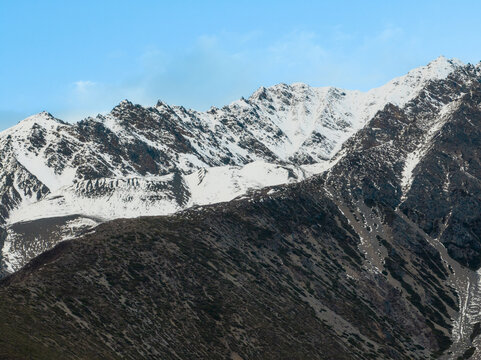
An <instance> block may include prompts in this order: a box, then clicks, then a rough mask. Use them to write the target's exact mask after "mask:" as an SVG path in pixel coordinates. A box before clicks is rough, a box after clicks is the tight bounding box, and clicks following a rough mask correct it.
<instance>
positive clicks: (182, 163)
mask: <svg viewBox="0 0 481 360" xmlns="http://www.w3.org/2000/svg"><path fill="white" fill-rule="evenodd" d="M461 66H462V65H461V63H460V62H458V61H456V60H448V59H446V58H444V57H440V58H438V59H436V60H435V61H433V62H431V63H430V64H428V65H427V66H423V67H420V68H417V69H414V70H412V71H410V72H409V73H408V74H406V75H404V76H401V77H399V78H396V79H394V80H392V81H390V82H389V83H387V84H386V85H384V86H381V87H379V88H376V89H372V90H370V91H367V92H361V91H357V90H342V89H338V88H335V87H322V88H315V87H310V86H308V85H306V84H301V83H295V84H292V85H286V84H279V85H275V86H272V87H269V88H264V87H261V88H260V89H258V90H257V91H256V92H254V93H253V94H252V95H251V96H250V97H249V98H248V99H241V100H238V101H235V102H233V103H231V104H230V105H227V106H224V107H223V108H220V109H218V108H211V109H210V110H209V111H206V112H199V111H195V110H188V109H185V108H184V107H181V106H169V105H167V104H165V103H162V102H160V101H159V102H158V103H157V105H156V106H154V107H148V108H147V107H142V106H140V105H134V104H132V103H131V102H129V101H126V100H124V101H122V102H121V103H120V104H119V105H118V106H116V107H115V108H114V109H113V110H112V111H111V112H110V113H109V114H107V115H98V116H97V117H95V118H87V119H85V120H83V121H81V122H79V123H76V124H67V123H64V122H63V121H61V120H59V119H56V118H54V117H53V116H52V115H51V114H49V113H46V112H42V113H40V114H37V115H34V116H31V117H29V118H27V119H25V120H23V121H22V122H20V123H19V124H17V125H16V126H14V127H12V128H10V129H7V130H5V131H3V132H1V133H0V163H1V164H2V165H3V168H2V169H1V170H0V193H1V194H0V195H1V196H3V199H5V200H4V203H3V204H2V206H3V208H2V209H1V210H2V212H0V225H7V226H8V227H9V228H10V229H11V228H12V227H13V226H14V225H15V224H19V223H22V222H25V221H36V220H39V219H46V218H49V219H53V218H60V217H66V216H70V217H72V216H79V215H80V216H84V217H87V218H94V219H95V221H104V220H110V219H115V218H120V217H137V216H142V215H166V214H171V213H174V212H176V211H179V210H183V209H186V208H188V207H190V206H194V205H207V204H212V203H216V202H223V201H230V200H232V199H234V198H235V197H238V196H242V195H245V194H247V193H248V192H249V191H250V190H252V189H259V188H262V187H265V186H274V185H280V184H286V183H290V182H294V181H301V180H303V179H305V178H307V177H309V176H311V175H313V174H318V173H321V172H323V171H324V170H326V169H328V168H330V167H331V166H334V165H335V164H336V163H337V161H338V160H339V159H340V158H341V156H339V155H341V154H338V153H339V150H340V149H341V146H342V144H343V143H344V142H345V141H346V140H347V139H348V138H349V137H350V136H352V135H353V134H354V133H356V132H357V131H358V130H359V129H361V128H363V127H364V125H365V124H366V123H367V122H368V121H369V120H370V119H371V118H372V117H373V116H374V115H375V114H376V112H378V111H379V110H382V109H383V108H384V107H385V105H386V104H387V103H393V104H395V105H397V106H400V107H402V106H404V105H405V104H406V103H407V102H409V101H410V100H412V99H413V98H415V97H416V96H417V95H418V94H419V93H420V91H422V89H424V88H425V87H426V85H427V84H428V83H429V82H430V81H433V80H441V79H445V78H446V77H447V76H449V74H451V73H452V72H455V71H456V70H458V69H460V67H461ZM336 154H338V156H337V158H336V157H335V155H336ZM331 159H334V160H333V161H331Z"/></svg>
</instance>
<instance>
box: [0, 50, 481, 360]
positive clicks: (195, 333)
mask: <svg viewBox="0 0 481 360" xmlns="http://www.w3.org/2000/svg"><path fill="white" fill-rule="evenodd" d="M480 130H481V67H480V65H471V64H467V65H465V64H462V63H461V62H460V61H457V60H454V59H451V60H449V59H446V58H444V57H440V58H438V59H436V60H434V61H433V62H431V63H429V64H428V65H426V66H423V67H420V68H417V69H414V70H412V71H410V72H409V73H408V74H406V75H404V76H402V77H399V78H396V79H394V80H392V81H390V82H389V83H387V84H386V85H383V86H381V87H379V88H376V89H372V90H370V91H367V92H360V91H349V90H342V89H338V88H334V87H326V88H314V87H310V86H308V85H305V84H299V83H296V84H292V85H286V84H279V85H276V86H273V87H269V88H260V89H258V90H257V91H256V92H254V94H252V95H251V96H250V97H249V98H248V99H244V98H242V99H241V100H239V101H235V102H233V103H231V104H230V105H228V106H225V107H223V108H221V109H218V108H211V109H210V110H208V111H207V112H198V111H194V110H188V109H185V108H183V107H181V106H169V105H167V104H164V103H162V102H160V101H159V102H158V103H157V104H156V105H155V106H154V107H149V108H146V107H142V106H140V105H134V104H132V103H130V102H128V101H122V102H121V103H120V104H119V105H118V106H116V107H115V108H114V109H113V110H112V111H111V112H110V113H109V114H107V115H98V116H97V117H95V118H87V119H85V120H82V121H80V122H78V123H75V124H70V123H65V122H63V121H61V120H59V119H56V118H55V117H53V116H52V115H50V114H49V113H46V112H44V113H40V114H37V115H34V116H32V117H30V118H27V119H25V120H23V121H22V122H20V123H19V124H18V125H16V126H14V127H12V128H10V129H7V130H5V131H3V132H1V133H0V194H1V196H2V202H1V207H0V225H1V230H0V240H1V242H2V257H1V264H2V268H3V275H4V279H3V280H2V281H1V283H0V297H1V298H2V299H3V300H2V302H1V304H0V316H1V317H2V319H3V324H2V325H0V334H4V335H3V336H0V344H1V346H0V357H2V356H3V357H5V358H25V357H26V356H27V355H28V356H31V357H32V358H128V359H136V358H159V357H160V358H165V359H179V358H181V359H187V358H209V359H217V358H218V359H225V358H231V359H235V360H238V359H253V358H262V359H266V358H269V359H279V358H283V359H306V358H312V359H314V358H318V359H427V358H445V359H458V358H460V359H468V358H473V359H474V358H477V356H481V355H480V354H481V340H480V338H479V337H478V335H479V334H480V333H481V277H480V276H481V273H480V272H479V268H480V267H481V232H480V230H479V229H480V226H479V225H480V224H481V211H480V210H481V195H480V194H481V163H480V160H479V159H480V156H479V151H480V150H479V149H481V147H480V144H481V131H480ZM167 215H168V216H167ZM115 219H117V220H115ZM19 345H20V346H19Z"/></svg>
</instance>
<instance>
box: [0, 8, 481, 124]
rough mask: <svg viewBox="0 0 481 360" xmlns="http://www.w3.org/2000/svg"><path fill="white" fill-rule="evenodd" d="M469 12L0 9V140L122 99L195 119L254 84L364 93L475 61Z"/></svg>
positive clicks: (475, 27)
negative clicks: (36, 122) (180, 110)
mask: <svg viewBox="0 0 481 360" xmlns="http://www.w3.org/2000/svg"><path fill="white" fill-rule="evenodd" d="M480 13H481V3H480V2H476V1H442V0H438V1H420V0H417V1H406V0H405V1H396V2H395V1H389V0H384V1H340V0H338V1H329V2H328V1H299V0H298V1H282V0H278V1H260V0H258V1H227V0H225V1H208V0H203V1H181V0H178V1H148V0H137V1H123V0H115V1H110V0H103V1H102V0H96V1H90V0H83V1H53V0H43V1H23V0H0V129H4V128H6V127H8V126H11V125H13V124H15V123H16V122H18V121H19V120H21V119H22V118H24V117H26V116H28V115H30V114H33V113H37V112H40V111H42V110H47V111H49V112H51V113H52V114H54V115H55V116H56V117H59V118H61V119H64V120H68V121H75V120H79V119H81V118H83V117H85V116H87V115H94V114H96V113H99V112H107V111H110V109H111V108H112V107H113V106H115V105H116V104H117V103H119V102H120V101H121V100H122V99H124V98H127V99H129V100H131V101H133V102H135V103H140V104H143V105H153V104H154V103H155V102H156V101H157V99H161V100H163V101H165V102H167V103H170V104H177V105H184V106H186V107H190V108H195V109H199V110H205V109H208V108H209V107H210V106H211V105H215V106H222V105H224V104H227V103H229V102H231V101H233V100H235V99H238V98H240V97H241V96H244V97H247V96H249V95H250V94H251V93H252V92H253V91H254V90H255V89H256V88H258V87H259V86H261V85H264V86H269V85H273V84H276V83H280V82H286V83H292V82H298V81H302V82H306V83H308V84H310V85H313V86H326V85H335V86H339V87H344V88H349V89H361V90H366V89H369V88H372V87H375V86H379V85H381V84H383V83H385V82H386V81H388V80H389V79H391V78H393V77H395V76H399V75H401V74H403V73H405V72H407V71H408V70H410V69H411V68H414V67H416V66H420V65H424V64H426V63H428V62H429V61H431V60H433V59H434V58H436V57H437V56H439V55H441V54H443V55H445V56H447V57H457V58H459V59H461V60H462V61H464V62H471V63H477V62H478V61H479V60H481V46H480V39H479V35H480V34H481V21H480V20H479V14H480Z"/></svg>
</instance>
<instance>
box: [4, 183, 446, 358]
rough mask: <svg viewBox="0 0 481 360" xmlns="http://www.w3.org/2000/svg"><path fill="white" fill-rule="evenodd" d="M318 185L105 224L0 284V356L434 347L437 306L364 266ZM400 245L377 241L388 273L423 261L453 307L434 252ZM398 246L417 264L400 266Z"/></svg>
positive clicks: (422, 245)
mask: <svg viewBox="0 0 481 360" xmlns="http://www.w3.org/2000/svg"><path fill="white" fill-rule="evenodd" d="M321 187H322V186H321V184H320V183H319V182H318V181H314V180H313V181H311V182H305V183H302V184H300V185H296V186H293V187H291V188H287V189H285V190H282V191H279V192H278V193H277V194H274V195H266V193H265V191H264V192H263V193H259V194H257V195H255V196H254V198H253V199H250V200H240V201H235V202H232V203H225V204H219V205H215V206H212V207H209V208H205V209H199V210H195V209H194V210H191V211H187V212H184V213H181V214H179V215H177V216H172V217H166V218H162V217H161V218H141V219H137V220H117V221H114V222H111V223H108V224H105V225H101V226H99V227H98V228H97V229H96V231H95V233H93V234H90V235H87V236H85V237H84V238H82V239H79V240H74V241H69V242H65V243H62V244H60V245H59V246H57V247H55V248H54V249H53V250H51V251H49V252H47V253H44V254H43V255H41V256H40V257H38V258H36V259H35V260H34V261H33V262H31V263H30V264H29V265H28V266H27V267H26V268H24V269H23V270H21V271H20V272H18V273H17V274H14V275H12V276H10V277H8V278H7V279H5V280H4V281H3V283H2V286H1V290H0V297H1V299H2V303H1V307H0V316H1V318H2V319H3V321H2V325H1V327H2V331H1V332H2V334H3V336H1V340H0V341H2V343H1V346H0V349H1V350H0V352H3V355H4V357H7V358H8V357H9V356H11V355H12V354H13V355H19V354H21V353H19V348H18V344H25V345H26V344H28V346H22V349H30V350H28V351H30V352H31V354H32V356H33V357H34V358H41V357H42V356H43V355H42V354H49V355H48V358H75V357H76V356H79V357H81V358H92V357H93V358H115V357H124V358H139V357H157V356H160V357H162V358H165V359H168V358H172V359H174V358H183V359H185V358H206V359H207V358H209V359H213V358H219V359H224V358H229V357H231V358H239V357H240V358H243V359H255V358H263V359H265V358H271V359H279V358H282V359H306V358H310V359H315V358H317V359H333V358H336V359H356V358H358V359H369V358H380V357H381V358H393V359H413V358H425V356H427V355H428V354H429V353H435V352H437V351H438V350H439V349H442V348H443V347H445V346H446V342H449V340H448V338H447V337H446V336H445V335H443V333H442V332H441V331H437V330H436V331H432V328H437V327H438V325H432V323H431V321H436V322H437V323H442V324H444V322H445V321H449V320H448V319H445V318H444V317H443V316H444V315H443V313H444V312H445V309H444V306H443V302H442V301H443V300H440V299H439V295H433V294H431V293H430V295H429V296H432V298H431V297H430V298H429V299H425V298H424V296H422V297H419V296H417V294H418V292H419V293H420V294H422V293H423V292H424V290H421V289H420V288H421V287H422V286H423V284H422V283H419V282H418V281H419V277H413V279H412V281H411V282H410V284H411V292H409V293H407V292H405V291H403V290H402V289H401V287H400V286H398V285H399V283H396V282H395V281H393V280H392V279H391V277H389V276H386V275H383V274H381V273H379V272H375V271H372V269H370V268H369V267H366V266H365V262H366V259H365V258H364V257H363V255H362V254H361V253H359V251H358V249H357V246H358V243H359V242H360V239H359V237H358V235H357V234H356V230H355V229H354V228H353V227H351V226H350V225H349V224H348V221H347V219H346V217H344V216H343V214H342V213H341V212H340V211H339V208H338V206H337V205H336V204H335V203H334V202H333V201H331V200H330V199H329V197H328V196H326V194H325V193H324V192H323V191H322V190H321ZM395 225H396V226H403V227H404V230H405V231H407V232H409V231H412V230H410V229H409V226H408V225H407V224H406V223H402V221H401V220H399V219H398V220H396V224H395ZM414 239H416V244H414V245H413V244H398V243H392V244H389V242H390V241H391V238H387V239H380V240H379V241H381V242H383V243H384V244H385V246H387V247H388V248H389V251H390V253H391V254H392V257H393V259H395V260H396V261H397V263H396V264H393V265H392V266H393V267H394V269H393V270H392V272H394V271H399V272H403V271H409V272H414V271H415V269H416V266H415V265H411V264H416V263H417V264H418V265H419V267H422V266H421V265H420V264H419V262H420V261H421V260H422V259H425V260H426V261H429V262H430V263H431V265H433V269H434V270H431V269H429V268H423V271H424V274H425V276H429V279H431V280H428V281H432V284H433V287H435V288H437V289H439V290H442V291H443V294H442V296H443V297H444V301H446V302H449V303H450V304H451V305H452V306H453V307H455V300H454V299H455V297H454V295H453V294H452V293H451V294H450V292H449V289H447V288H444V287H443V285H442V284H440V283H439V282H438V279H439V278H442V277H444V276H445V274H444V272H443V270H439V269H442V265H441V264H440V258H439V255H438V254H437V253H436V252H435V251H434V250H433V249H432V248H431V247H430V246H429V245H428V244H427V242H426V241H423V239H422V237H417V238H416V236H415V234H413V242H414ZM412 246H415V247H416V248H417V249H418V253H419V254H420V255H419V254H418V253H414V254H411V255H410V257H409V259H408V261H409V262H410V264H408V265H405V263H404V262H403V259H404V256H405V253H406V252H407V251H408V250H409V247H412ZM417 270H419V269H417ZM436 272H438V274H436ZM401 284H403V283H402V282H401ZM404 286H408V285H407V284H404ZM444 292H446V293H444ZM412 298H416V300H413V299H412ZM428 301H432V302H434V303H436V304H437V306H438V307H439V308H440V309H439V311H438V310H435V307H434V306H433V309H431V306H430V305H428V304H427V302H428ZM440 301H441V302H440ZM425 303H426V304H425ZM419 309H423V310H425V309H429V313H428V314H426V313H423V312H422V311H419ZM430 319H432V320H430ZM445 326H446V328H447V327H448V326H447V325H445ZM446 335H448V334H447V333H446ZM44 348H46V349H48V351H50V353H48V352H47V350H45V349H44ZM25 351H27V350H25ZM92 354H98V355H92ZM20 357H21V356H20Z"/></svg>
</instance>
